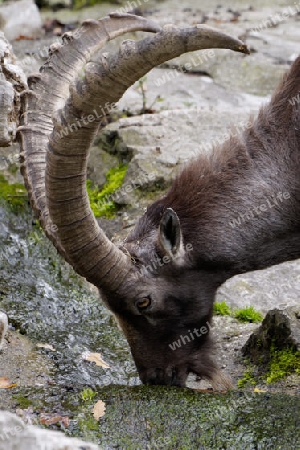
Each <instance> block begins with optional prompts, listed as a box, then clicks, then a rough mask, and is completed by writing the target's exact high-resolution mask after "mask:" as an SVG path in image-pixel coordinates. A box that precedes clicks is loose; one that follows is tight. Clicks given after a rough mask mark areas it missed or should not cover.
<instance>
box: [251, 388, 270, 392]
mask: <svg viewBox="0 0 300 450" xmlns="http://www.w3.org/2000/svg"><path fill="white" fill-rule="evenodd" d="M253 392H268V391H266V390H263V389H258V388H254V389H253Z"/></svg>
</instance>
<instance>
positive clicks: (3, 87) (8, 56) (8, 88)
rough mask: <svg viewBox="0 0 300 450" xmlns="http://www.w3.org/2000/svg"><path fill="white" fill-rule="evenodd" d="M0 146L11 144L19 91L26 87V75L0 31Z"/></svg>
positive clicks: (18, 105) (14, 132)
mask: <svg viewBox="0 0 300 450" xmlns="http://www.w3.org/2000/svg"><path fill="white" fill-rule="evenodd" d="M0 61H1V62H0V147H6V146H9V145H11V143H12V142H13V141H14V139H15V137H16V129H17V126H18V120H19V119H18V116H19V110H20V100H19V93H20V92H21V91H23V90H24V89H26V88H27V82H26V77H25V75H24V73H23V71H22V69H21V68H20V67H18V66H17V65H16V60H15V57H14V54H13V52H12V48H11V45H10V44H9V43H8V41H7V40H6V38H5V36H4V34H3V33H2V32H0Z"/></svg>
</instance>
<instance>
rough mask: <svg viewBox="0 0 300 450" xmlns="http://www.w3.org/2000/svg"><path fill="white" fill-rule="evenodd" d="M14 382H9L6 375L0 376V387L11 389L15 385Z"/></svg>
mask: <svg viewBox="0 0 300 450" xmlns="http://www.w3.org/2000/svg"><path fill="white" fill-rule="evenodd" d="M16 386H17V384H16V383H11V382H10V379H9V378H7V377H0V389H11V388H14V387H16Z"/></svg>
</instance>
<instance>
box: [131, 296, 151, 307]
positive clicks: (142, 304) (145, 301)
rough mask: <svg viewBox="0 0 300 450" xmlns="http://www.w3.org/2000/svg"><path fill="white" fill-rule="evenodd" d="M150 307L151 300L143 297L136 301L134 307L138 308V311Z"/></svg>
mask: <svg viewBox="0 0 300 450" xmlns="http://www.w3.org/2000/svg"><path fill="white" fill-rule="evenodd" d="M150 305H151V299H150V298H149V297H143V298H140V299H139V300H137V301H136V302H135V306H136V307H137V308H138V309H146V308H148V306H150Z"/></svg>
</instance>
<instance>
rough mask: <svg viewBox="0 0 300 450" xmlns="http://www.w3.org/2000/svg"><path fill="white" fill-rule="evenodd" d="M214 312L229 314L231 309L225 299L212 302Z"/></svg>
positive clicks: (219, 314)
mask: <svg viewBox="0 0 300 450" xmlns="http://www.w3.org/2000/svg"><path fill="white" fill-rule="evenodd" d="M214 314H216V315H217V316H230V315H231V309H230V308H229V306H228V305H227V303H226V302H225V301H223V302H216V303H215V304H214Z"/></svg>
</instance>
